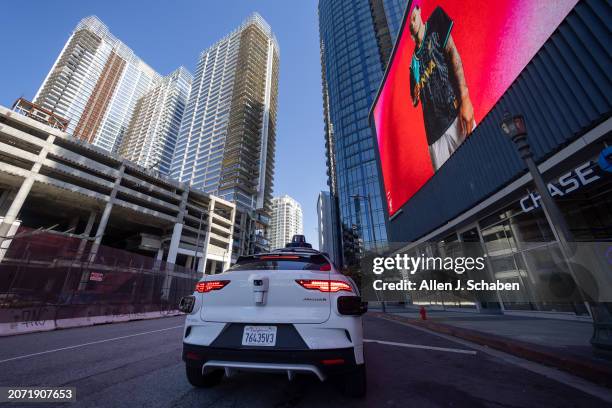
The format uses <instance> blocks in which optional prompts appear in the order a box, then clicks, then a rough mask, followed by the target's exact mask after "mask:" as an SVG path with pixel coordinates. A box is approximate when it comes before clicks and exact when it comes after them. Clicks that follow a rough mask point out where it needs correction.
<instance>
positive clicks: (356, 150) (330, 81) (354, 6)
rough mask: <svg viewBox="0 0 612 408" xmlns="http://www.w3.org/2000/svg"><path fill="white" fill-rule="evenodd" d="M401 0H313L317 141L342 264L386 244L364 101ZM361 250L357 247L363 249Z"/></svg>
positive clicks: (372, 92) (369, 99) (370, 95)
mask: <svg viewBox="0 0 612 408" xmlns="http://www.w3.org/2000/svg"><path fill="white" fill-rule="evenodd" d="M406 3H407V0H320V1H319V35H320V45H321V67H322V83H323V110H324V121H325V146H326V155H327V167H328V185H329V187H330V194H331V203H332V204H333V205H337V207H338V217H339V223H338V224H339V228H340V229H341V231H339V232H338V233H339V234H340V236H341V237H342V239H343V252H344V256H343V260H344V262H345V263H349V264H350V263H354V262H357V261H358V258H359V254H360V253H361V252H362V251H363V250H364V249H365V250H367V249H375V248H381V247H382V246H384V245H385V244H386V241H387V231H386V228H385V221H384V210H383V200H382V198H381V194H380V184H379V183H380V181H379V177H380V176H379V174H378V167H377V163H376V158H375V152H374V143H373V142H374V140H373V136H372V131H371V129H370V125H369V122H368V114H369V109H370V106H372V103H373V101H374V98H375V96H376V92H377V90H378V87H379V85H380V81H381V79H382V77H383V73H384V70H385V67H386V64H387V61H388V59H389V57H390V56H391V51H392V49H393V43H394V41H395V38H396V36H397V33H398V30H399V28H400V26H401V18H402V11H403V9H404V6H405V4H406ZM364 247H365V248H364Z"/></svg>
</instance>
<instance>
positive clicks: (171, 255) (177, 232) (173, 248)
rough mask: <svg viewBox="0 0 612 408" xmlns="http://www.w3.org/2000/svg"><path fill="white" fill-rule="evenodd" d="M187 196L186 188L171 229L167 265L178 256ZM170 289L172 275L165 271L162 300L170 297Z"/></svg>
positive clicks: (173, 261)
mask: <svg viewBox="0 0 612 408" xmlns="http://www.w3.org/2000/svg"><path fill="white" fill-rule="evenodd" d="M188 195H189V189H188V188H186V189H185V191H183V194H182V195H181V203H180V204H179V213H178V214H177V217H176V224H174V228H173V229H172V238H171V239H170V247H169V248H168V258H167V259H166V261H167V262H168V263H171V264H174V263H176V256H177V255H178V248H179V244H180V243H181V235H182V233H183V219H184V218H185V211H186V208H187V197H188ZM170 288H172V275H171V274H170V271H168V270H166V276H165V277H164V283H163V285H162V296H161V297H162V299H164V300H168V299H169V297H170Z"/></svg>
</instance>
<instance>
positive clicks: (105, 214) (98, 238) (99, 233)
mask: <svg viewBox="0 0 612 408" xmlns="http://www.w3.org/2000/svg"><path fill="white" fill-rule="evenodd" d="M124 172H125V165H124V164H122V165H121V167H120V168H119V174H118V175H117V178H116V179H115V185H114V186H113V189H112V190H111V193H110V195H109V197H108V202H107V203H106V206H104V211H102V216H101V217H100V222H99V223H98V229H97V230H96V235H95V240H94V243H93V245H92V246H91V253H90V255H89V261H90V262H95V260H96V255H97V253H98V248H99V247H100V244H101V243H102V237H103V236H104V231H105V230H106V225H107V224H108V219H109V218H110V214H111V211H112V210H113V204H114V203H115V197H117V190H119V185H121V179H122V178H123V173H124Z"/></svg>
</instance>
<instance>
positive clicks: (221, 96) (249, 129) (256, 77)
mask: <svg viewBox="0 0 612 408" xmlns="http://www.w3.org/2000/svg"><path fill="white" fill-rule="evenodd" d="M278 65H279V48H278V43H277V41H276V38H275V37H274V34H273V33H272V30H271V28H270V26H269V25H268V23H266V22H265V21H264V19H263V18H262V17H261V16H259V15H258V14H253V15H252V16H250V17H249V18H247V19H246V20H245V21H244V22H243V23H242V24H241V25H240V27H238V28H237V29H236V30H234V31H233V32H231V33H230V34H228V35H227V36H225V37H223V38H222V39H221V40H219V41H218V42H217V43H215V44H214V45H213V46H211V47H210V48H208V49H207V50H205V51H203V52H202V54H201V56H200V60H199V62H198V67H197V70H196V74H195V78H194V81H193V84H192V90H191V96H190V98H189V102H188V104H187V108H186V111H185V114H184V118H183V122H182V125H181V129H180V132H179V136H178V139H177V143H176V149H175V153H174V157H173V160H172V166H171V173H170V174H171V176H172V177H173V178H175V179H177V180H179V181H181V182H185V183H190V184H191V185H192V186H194V187H196V188H199V189H202V190H203V191H206V192H209V193H212V194H216V195H219V196H220V197H222V198H224V199H226V200H228V201H232V202H235V203H236V205H237V208H238V214H237V218H236V225H235V229H234V232H235V235H234V245H235V248H234V250H235V254H236V255H241V254H249V253H254V252H258V251H261V250H266V249H268V248H269V244H268V242H267V240H266V237H265V230H266V228H267V226H268V224H269V217H270V210H271V200H272V187H273V176H274V151H275V141H276V110H277V103H278Z"/></svg>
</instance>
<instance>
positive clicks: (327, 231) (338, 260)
mask: <svg viewBox="0 0 612 408" xmlns="http://www.w3.org/2000/svg"><path fill="white" fill-rule="evenodd" d="M337 208H338V207H337V206H336V205H335V203H334V202H333V197H332V195H331V193H330V192H329V191H321V192H320V193H319V198H318V199H317V232H318V237H319V251H321V252H327V253H328V254H329V256H330V257H331V259H332V261H334V263H335V264H336V265H342V246H341V245H342V240H341V237H340V236H339V235H338V233H339V231H340V228H339V226H338V214H336V211H337Z"/></svg>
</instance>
